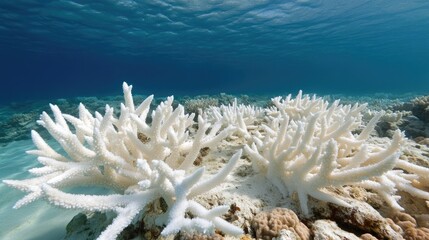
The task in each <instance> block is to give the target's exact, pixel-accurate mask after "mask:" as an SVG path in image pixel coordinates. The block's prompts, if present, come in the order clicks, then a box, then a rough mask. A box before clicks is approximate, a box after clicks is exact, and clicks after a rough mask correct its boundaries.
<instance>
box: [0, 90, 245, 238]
mask: <svg viewBox="0 0 429 240" xmlns="http://www.w3.org/2000/svg"><path fill="white" fill-rule="evenodd" d="M131 89H132V86H128V85H127V84H126V83H124V84H123V90H124V98H125V103H124V104H121V112H120V115H119V117H118V118H116V117H115V115H114V112H113V108H111V107H110V106H106V112H105V114H104V115H101V114H100V113H98V112H96V113H95V115H92V114H91V113H89V111H88V110H87V109H86V108H85V107H84V105H83V104H80V105H79V117H74V116H71V115H68V114H63V113H61V111H60V109H59V108H58V107H57V106H55V105H51V109H52V112H53V116H54V118H53V119H52V118H51V117H50V116H49V115H48V114H47V113H45V112H43V113H42V115H41V117H40V120H39V121H38V123H39V124H41V125H42V126H44V127H45V128H46V129H47V130H48V132H49V133H50V134H51V136H52V137H53V138H54V139H55V140H56V141H57V142H58V143H59V144H60V145H61V147H62V150H63V151H64V154H61V153H59V152H57V151H55V150H54V149H53V148H51V147H50V146H49V145H48V144H47V143H46V142H45V141H44V140H43V138H42V137H41V136H40V135H39V134H38V133H37V132H36V131H32V138H33V142H34V144H35V146H36V147H37V149H36V150H31V151H28V153H29V154H34V155H36V156H38V161H39V162H40V163H41V164H42V165H43V167H39V168H33V169H31V170H30V172H31V173H33V174H35V175H36V177H34V178H30V179H25V180H4V183H6V184H7V185H9V186H12V187H15V188H17V189H19V190H21V191H24V192H27V193H28V194H27V195H26V196H25V197H23V198H22V199H21V200H19V201H18V202H17V203H16V204H15V208H18V207H21V206H23V205H25V204H28V203H30V202H32V201H34V200H36V199H39V198H44V199H47V200H48V201H49V202H50V203H52V204H54V205H56V206H60V207H64V208H76V209H83V210H89V211H114V212H116V213H117V217H116V218H115V219H114V220H113V222H112V224H111V225H109V226H108V227H107V228H106V230H105V231H104V232H103V233H102V234H101V235H100V236H99V238H98V239H115V238H116V236H117V235H118V234H119V233H120V232H121V231H122V230H123V229H124V228H125V227H127V226H128V225H129V224H130V223H131V221H132V220H133V219H134V218H135V217H136V216H137V215H138V214H139V213H140V212H141V211H146V210H145V207H146V206H147V205H148V204H149V203H151V202H153V201H154V200H157V199H160V198H162V199H164V201H165V202H166V203H167V206H168V209H167V211H166V212H165V213H163V214H161V215H160V216H158V218H157V220H156V222H157V224H159V225H160V226H162V225H166V227H165V228H164V230H163V232H162V234H164V235H168V234H172V233H176V232H178V231H179V230H183V231H191V232H192V231H198V232H202V233H205V234H212V233H214V229H219V230H221V231H223V232H225V233H226V234H231V235H239V234H241V233H242V230H241V229H240V228H238V227H236V226H234V225H232V224H230V223H228V222H226V221H225V220H223V219H222V218H220V216H221V215H222V214H224V213H225V212H226V211H227V210H228V207H227V206H219V207H217V208H214V209H211V210H207V209H205V208H204V207H203V206H201V205H200V204H198V203H197V202H195V201H193V200H192V197H194V196H196V195H199V194H202V193H204V192H206V191H209V190H210V189H212V188H213V187H214V186H215V185H217V184H219V183H221V182H222V181H223V180H224V179H225V177H226V176H227V175H228V174H229V173H230V172H231V170H232V169H233V167H234V165H235V163H236V162H237V161H238V159H239V158H240V156H241V151H239V152H237V153H236V154H235V155H234V156H232V157H231V159H230V161H229V162H228V164H226V165H225V166H224V167H223V168H222V169H221V170H220V171H219V172H218V173H217V174H215V175H213V176H212V177H209V178H208V179H206V180H204V181H201V177H202V175H203V173H204V168H198V169H195V168H194V167H193V164H192V163H193V162H194V160H195V159H196V158H197V156H198V153H199V151H200V149H201V148H205V147H208V148H210V147H215V146H217V144H219V142H220V141H222V139H224V138H225V137H227V136H228V135H230V134H231V133H232V132H233V131H235V128H234V127H227V128H224V129H223V130H221V131H219V130H220V128H219V127H216V125H215V127H213V126H211V124H209V123H207V122H206V121H205V120H204V119H203V118H201V117H200V118H199V119H198V129H197V131H196V133H195V135H192V136H191V134H190V131H189V130H190V128H191V126H192V125H193V124H194V121H193V118H194V116H193V114H192V115H187V114H185V113H184V109H183V107H182V106H181V105H179V106H178V107H177V108H175V109H174V108H173V106H172V103H173V97H169V98H167V100H166V101H164V102H162V103H161V104H160V105H158V106H157V107H156V109H155V110H153V111H151V110H150V103H151V101H152V99H153V96H149V97H148V98H146V99H145V100H144V101H143V102H142V103H141V104H140V105H139V106H137V107H136V106H135V105H134V101H133V98H132V95H131ZM149 113H151V115H150V119H148V114H149ZM82 185H89V186H104V187H108V188H110V189H113V190H115V191H116V192H117V194H110V195H104V196H96V195H81V194H70V193H65V192H63V191H61V190H60V189H62V188H64V187H72V186H82ZM188 212H190V213H191V214H192V215H193V216H195V217H194V218H192V219H187V218H185V216H186V213H188Z"/></svg>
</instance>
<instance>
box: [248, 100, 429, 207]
mask: <svg viewBox="0 0 429 240" xmlns="http://www.w3.org/2000/svg"><path fill="white" fill-rule="evenodd" d="M273 103H274V105H275V107H271V108H269V109H267V119H266V121H267V123H266V124H262V126H261V128H260V129H259V131H257V132H255V133H254V134H253V143H252V144H251V145H247V146H245V151H246V153H247V155H248V156H249V157H250V159H251V160H252V164H253V168H254V170H255V171H256V172H259V173H261V174H263V175H264V176H266V178H267V179H268V180H270V181H271V182H272V183H273V184H274V185H275V186H276V187H277V188H278V189H279V191H280V192H281V193H282V194H283V195H284V196H285V197H287V196H289V195H291V194H293V193H297V196H298V199H299V203H300V207H301V210H302V211H303V212H304V214H306V215H308V214H309V210H308V207H307V202H308V196H312V197H314V198H316V199H319V200H322V201H327V202H331V203H335V204H338V205H341V206H348V204H347V202H346V201H344V199H342V198H341V197H339V196H336V194H335V193H333V192H331V191H329V190H328V188H327V187H341V186H344V185H356V186H361V187H363V188H366V189H370V190H372V191H375V192H377V193H378V194H379V195H380V196H382V197H383V199H384V200H385V201H386V202H387V203H388V204H389V205H390V206H392V207H394V208H395V209H398V210H403V208H402V207H401V206H400V205H399V204H398V202H397V200H398V199H399V196H397V195H396V194H395V193H396V192H397V191H398V190H400V191H406V192H408V193H410V194H412V195H414V196H417V197H420V198H424V199H429V193H428V192H426V191H424V190H422V189H420V188H417V187H416V186H418V185H417V184H415V183H414V181H416V182H419V183H423V186H425V185H426V186H427V185H428V184H427V177H426V176H428V174H429V169H427V168H425V167H421V166H417V165H415V164H411V163H408V162H407V161H405V160H402V159H399V156H400V152H401V145H402V144H403V142H404V137H403V134H402V133H401V132H400V131H396V132H395V133H394V135H393V139H392V141H390V142H389V143H387V144H371V143H369V142H368V138H369V137H370V133H371V132H372V131H373V129H374V127H375V126H376V124H377V121H378V120H379V119H380V118H381V117H382V114H383V113H382V112H380V113H378V114H376V115H375V116H374V117H373V118H372V119H371V120H370V121H369V122H368V124H367V125H366V126H362V125H363V123H362V113H361V112H362V111H363V110H364V109H365V107H366V105H358V104H355V105H354V106H351V105H345V106H343V105H340V104H339V100H337V101H335V102H334V103H333V104H331V105H329V103H328V102H326V101H324V100H323V99H321V98H316V97H315V96H313V97H309V96H306V95H304V96H303V95H302V93H301V92H300V93H299V94H298V96H297V97H296V98H295V99H293V98H291V96H290V95H289V96H288V97H287V98H286V99H284V100H283V99H282V98H280V97H277V98H273ZM358 128H360V129H362V130H361V131H360V133H359V134H356V133H355V130H357V129H358ZM394 168H395V169H394Z"/></svg>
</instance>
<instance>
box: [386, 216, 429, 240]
mask: <svg viewBox="0 0 429 240" xmlns="http://www.w3.org/2000/svg"><path fill="white" fill-rule="evenodd" d="M393 221H394V222H395V223H396V224H397V225H398V226H400V227H401V228H402V230H403V237H404V239H406V240H424V239H429V229H428V228H425V227H419V226H418V225H417V221H416V220H415V219H414V218H413V217H412V216H411V215H409V214H407V213H403V212H398V213H396V214H395V215H394V216H393Z"/></svg>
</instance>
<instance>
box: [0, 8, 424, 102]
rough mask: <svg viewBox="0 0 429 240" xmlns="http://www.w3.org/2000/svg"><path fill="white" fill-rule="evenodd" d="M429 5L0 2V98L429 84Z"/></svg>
mask: <svg viewBox="0 0 429 240" xmlns="http://www.w3.org/2000/svg"><path fill="white" fill-rule="evenodd" d="M428 29H429V2H428V1H425V0H411V1H401V0H389V1H388V0H377V1H361V0H360V1H357V0H352V1H335V0H327V1H307V0H296V1H268V0H262V1H253V0H228V1H217V0H213V1H184V0H178V1H170V0H152V1H134V0H117V1H98V0H97V1H82V0H74V1H72V0H60V1H56V0H55V1H53V0H47V1H36V0H16V1H2V2H0V81H1V88H0V100H1V102H2V103H8V102H10V101H20V100H33V99H55V98H61V97H70V96H94V95H109V94H119V93H120V92H121V89H120V84H121V83H122V81H127V82H129V83H132V84H133V85H134V86H135V89H136V90H139V91H141V92H144V93H158V94H175V95H177V94H195V93H219V92H228V93H248V94H249V93H250V94H261V93H268V94H274V93H277V94H278V93H289V92H296V91H297V90H298V89H303V90H304V91H307V92H324V93H348V94H361V93H371V92H407V91H419V92H427V91H428V90H429V61H428V59H429V30H428Z"/></svg>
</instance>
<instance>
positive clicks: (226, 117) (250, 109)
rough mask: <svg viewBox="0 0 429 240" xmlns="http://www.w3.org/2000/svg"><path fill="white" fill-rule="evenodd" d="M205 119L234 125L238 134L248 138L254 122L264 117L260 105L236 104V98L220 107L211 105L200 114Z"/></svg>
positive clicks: (253, 127)
mask: <svg viewBox="0 0 429 240" xmlns="http://www.w3.org/2000/svg"><path fill="white" fill-rule="evenodd" d="M201 115H202V116H203V118H204V119H206V121H208V122H211V123H221V124H222V127H228V126H234V127H236V129H237V131H236V133H238V135H240V136H243V137H245V138H250V137H251V135H250V133H249V130H252V129H255V128H256V126H255V122H257V121H260V120H261V119H263V117H264V110H263V109H262V108H260V107H255V106H250V105H244V104H238V103H237V99H234V102H233V103H232V104H230V105H227V106H225V105H221V106H220V107H215V106H211V107H209V108H207V109H206V110H205V111H204V112H202V114H201Z"/></svg>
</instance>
